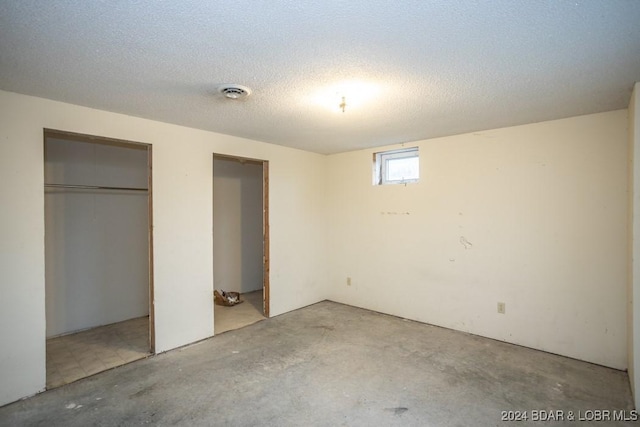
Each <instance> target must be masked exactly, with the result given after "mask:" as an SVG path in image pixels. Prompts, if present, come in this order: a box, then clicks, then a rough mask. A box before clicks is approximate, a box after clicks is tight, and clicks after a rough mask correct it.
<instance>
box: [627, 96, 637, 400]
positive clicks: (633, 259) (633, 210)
mask: <svg viewBox="0 0 640 427" xmlns="http://www.w3.org/2000/svg"><path fill="white" fill-rule="evenodd" d="M639 93H640V83H636V84H635V88H634V90H633V94H632V95H631V101H630V102H629V153H630V155H629V163H630V171H629V181H630V184H629V185H630V187H631V188H630V191H629V213H630V214H629V230H630V234H631V236H630V238H629V249H630V250H629V286H628V306H627V313H628V318H627V322H628V323H627V328H628V333H627V349H628V360H629V381H630V383H631V390H632V391H633V395H634V400H635V404H636V408H640V396H638V389H639V388H640V304H638V303H637V301H638V299H640V106H639V105H638V96H640V95H639Z"/></svg>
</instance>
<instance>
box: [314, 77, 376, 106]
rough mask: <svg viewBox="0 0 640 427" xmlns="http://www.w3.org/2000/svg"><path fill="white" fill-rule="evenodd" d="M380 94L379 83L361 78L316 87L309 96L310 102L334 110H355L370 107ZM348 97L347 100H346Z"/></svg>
mask: <svg viewBox="0 0 640 427" xmlns="http://www.w3.org/2000/svg"><path fill="white" fill-rule="evenodd" d="M381 94H382V86H381V85H380V84H379V83H376V82H371V81H362V80H345V81H341V82H337V83H334V84H330V85H327V86H323V87H320V88H318V89H317V90H316V91H315V92H313V93H311V95H310V96H309V98H308V99H309V101H310V102H311V103H312V104H315V105H319V106H322V107H323V108H327V109H329V110H331V111H334V112H338V113H340V112H342V113H344V112H346V109H347V107H349V112H356V111H359V110H361V109H362V108H363V107H365V106H369V108H371V107H372V106H373V103H374V102H376V100H377V99H378V98H379V97H380V95H381ZM347 98H349V102H347Z"/></svg>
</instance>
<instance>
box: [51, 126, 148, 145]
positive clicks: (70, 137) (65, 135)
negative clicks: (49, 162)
mask: <svg viewBox="0 0 640 427" xmlns="http://www.w3.org/2000/svg"><path fill="white" fill-rule="evenodd" d="M44 137H45V138H54V139H64V140H67V141H75V142H84V143H87V144H101V145H110V146H112V147H122V148H129V149H134V150H146V149H147V147H150V146H151V144H146V143H144V142H136V141H127V140H124V139H115V138H107V137H104V136H96V135H85V134H82V133H75V132H67V131H63V130H56V129H47V128H45V129H44Z"/></svg>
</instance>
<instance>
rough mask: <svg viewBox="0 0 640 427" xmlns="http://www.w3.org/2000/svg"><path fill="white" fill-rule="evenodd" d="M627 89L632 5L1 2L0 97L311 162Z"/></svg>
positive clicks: (597, 105)
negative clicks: (303, 156)
mask: <svg viewBox="0 0 640 427" xmlns="http://www.w3.org/2000/svg"><path fill="white" fill-rule="evenodd" d="M635 81H640V1H636V0H598V1H583V0H576V1H562V0H553V1H552V0H539V1H513V0H491V1H482V0H474V1H455V2H454V1H451V2H450V1H426V0H419V1H409V0H404V1H397V0H394V1H381V0H377V1H373V0H351V1H337V0H322V1H317V0H315V1H306V0H290V1H285V0H281V1H277V0H263V1H259V0H233V1H202V0H180V1H158V0H138V1H125V0H121V1H115V0H114V1H104V0H103V1H99V0H84V1H82V0H74V1H72V0H66V1H64V0H50V1H44V0H0V89H3V90H7V91H12V92H18V93H23V94H28V95H35V96H39V97H44V98H50V99H55V100H60V101H64V102H69V103H72V104H79V105H85V106H89V107H94V108H98V109H103V110H109V111H115V112H119V113H124V114H129V115H133V116H139V117H145V118H150V119H154V120H160V121H164V122H169V123H176V124H181V125H185V126H190V127H195V128H200V129H206V130H211V131H215V132H220V133H225V134H230V135H237V136H242V137H246V138H252V139H257V140H261V141H267V142H271V143H274V144H280V145H285V146H290V147H297V148H301V149H304V150H310V151H315V152H318V153H335V152H341V151H348V150H353V149H359V148H365V147H374V146H380V145H385V144H391V143H398V142H409V141H415V140H420V139H426V138H432V137H438V136H445V135H452V134H458V133H463V132H471V131H478V130H483V129H492V128H498V127H503V126H510V125H517V124H524V123H532V122H537V121H543V120H549V119H555V118H562V117H569V116H575V115H580V114H588V113H595V112H601V111H608V110H614V109H620V108H626V107H627V104H628V102H629V95H630V93H631V89H632V86H633V83H634V82H635ZM222 83H238V84H242V85H246V86H249V87H250V88H251V89H252V90H253V93H252V95H251V96H250V97H249V98H247V99H246V100H243V101H232V100H227V99H224V98H222V97H221V96H220V95H218V94H217V92H216V88H217V87H218V85H220V84H222ZM342 96H345V98H346V99H345V100H346V104H347V105H346V107H345V112H344V113H342V112H341V111H340V110H339V108H338V105H339V104H340V101H341V97H342Z"/></svg>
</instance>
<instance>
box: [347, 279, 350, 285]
mask: <svg viewBox="0 0 640 427" xmlns="http://www.w3.org/2000/svg"><path fill="white" fill-rule="evenodd" d="M347 286H351V277H347Z"/></svg>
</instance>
